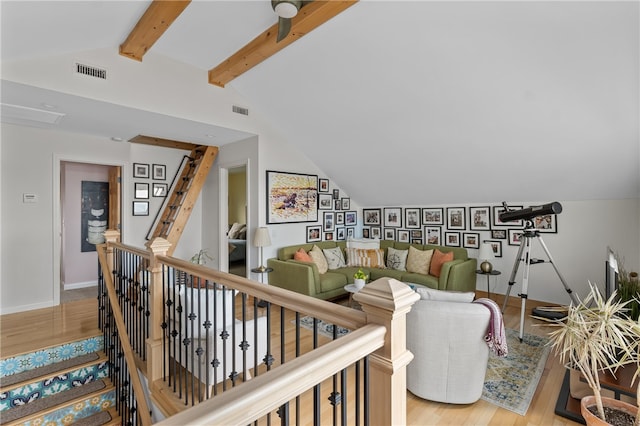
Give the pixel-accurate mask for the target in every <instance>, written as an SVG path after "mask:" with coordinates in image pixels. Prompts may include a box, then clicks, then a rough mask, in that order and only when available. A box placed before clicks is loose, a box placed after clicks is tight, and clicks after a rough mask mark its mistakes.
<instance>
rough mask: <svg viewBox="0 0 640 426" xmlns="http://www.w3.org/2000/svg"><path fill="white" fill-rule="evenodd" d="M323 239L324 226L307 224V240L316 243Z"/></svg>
mask: <svg viewBox="0 0 640 426" xmlns="http://www.w3.org/2000/svg"><path fill="white" fill-rule="evenodd" d="M321 240H322V226H320V225H312V226H307V242H308V243H315V242H318V241H321Z"/></svg>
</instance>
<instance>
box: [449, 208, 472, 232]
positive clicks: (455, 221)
mask: <svg viewBox="0 0 640 426" xmlns="http://www.w3.org/2000/svg"><path fill="white" fill-rule="evenodd" d="M465 213H466V209H465V208H464V207H447V228H448V229H452V230H460V231H464V230H465V229H467V226H466V223H465V222H466V214H465Z"/></svg>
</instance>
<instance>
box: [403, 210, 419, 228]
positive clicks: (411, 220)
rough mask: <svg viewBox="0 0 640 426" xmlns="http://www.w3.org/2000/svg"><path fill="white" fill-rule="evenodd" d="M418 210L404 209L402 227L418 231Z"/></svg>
mask: <svg viewBox="0 0 640 426" xmlns="http://www.w3.org/2000/svg"><path fill="white" fill-rule="evenodd" d="M420 222H421V217H420V209H414V208H410V209H404V227H405V228H413V229H420Z"/></svg>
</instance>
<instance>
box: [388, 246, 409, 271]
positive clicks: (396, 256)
mask: <svg viewBox="0 0 640 426" xmlns="http://www.w3.org/2000/svg"><path fill="white" fill-rule="evenodd" d="M408 255H409V250H397V249H394V248H393V247H389V248H388V249H387V268H389V269H395V270H396V271H406V270H407V256H408Z"/></svg>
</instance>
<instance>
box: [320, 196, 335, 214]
mask: <svg viewBox="0 0 640 426" xmlns="http://www.w3.org/2000/svg"><path fill="white" fill-rule="evenodd" d="M318 201H319V202H318V209H320V210H331V208H332V207H333V197H332V196H331V194H318Z"/></svg>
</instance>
